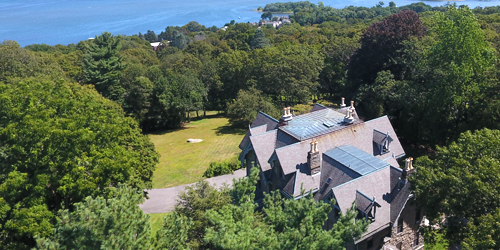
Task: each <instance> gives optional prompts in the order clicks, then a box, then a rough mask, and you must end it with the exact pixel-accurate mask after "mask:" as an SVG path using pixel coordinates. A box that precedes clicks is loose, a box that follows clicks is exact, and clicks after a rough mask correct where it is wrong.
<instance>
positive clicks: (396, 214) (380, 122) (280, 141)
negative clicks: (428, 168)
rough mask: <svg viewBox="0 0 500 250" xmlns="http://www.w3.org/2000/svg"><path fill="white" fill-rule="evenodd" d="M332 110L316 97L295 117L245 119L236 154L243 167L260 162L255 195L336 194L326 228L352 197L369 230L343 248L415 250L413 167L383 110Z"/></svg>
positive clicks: (324, 197) (418, 239)
mask: <svg viewBox="0 0 500 250" xmlns="http://www.w3.org/2000/svg"><path fill="white" fill-rule="evenodd" d="M341 107H342V108H340V109H338V110H334V109H331V108H327V107H324V106H322V105H319V104H316V105H315V106H314V107H313V109H312V111H311V112H310V113H307V114H302V115H298V116H295V115H294V114H292V113H290V108H285V109H284V114H283V116H282V118H281V119H280V120H279V121H278V120H276V119H274V118H272V117H270V116H268V115H267V114H265V113H263V112H259V113H258V115H257V118H256V119H255V120H254V122H253V123H252V124H251V125H250V126H249V130H248V132H247V134H246V135H245V137H244V138H243V140H242V142H241V143H240V146H239V147H240V149H241V150H242V152H241V154H240V156H239V160H240V161H241V163H242V164H245V166H246V168H247V174H248V173H249V171H250V168H251V166H253V165H258V166H260V170H261V172H260V181H259V183H258V184H257V197H259V194H260V197H262V194H263V193H268V192H270V191H275V190H279V191H280V193H281V194H282V196H284V197H287V198H290V199H300V198H301V195H302V192H301V189H304V190H305V191H306V193H309V192H312V194H313V197H314V199H315V200H317V201H324V202H329V201H330V200H332V199H335V200H336V202H337V203H336V205H335V206H334V207H333V209H332V212H331V213H330V214H329V216H328V220H327V222H326V225H325V227H326V228H327V229H330V228H332V226H333V224H334V223H335V222H336V221H337V220H338V218H339V213H340V212H345V211H346V210H347V209H349V208H351V206H352V205H353V204H356V206H357V210H358V219H366V220H369V221H370V225H369V227H368V231H367V232H366V233H365V234H364V235H363V236H362V237H361V238H359V239H355V244H354V245H350V246H346V247H347V249H369V250H370V249H394V250H396V249H420V248H423V246H424V245H423V237H422V235H421V234H420V233H419V232H418V228H419V225H420V222H421V220H422V217H423V213H422V212H421V211H420V210H419V209H418V208H417V207H415V206H413V205H410V203H409V200H411V199H412V198H413V195H412V194H411V193H410V190H409V186H410V184H409V183H408V182H407V177H408V175H409V174H410V173H411V172H412V171H413V170H412V169H413V168H412V163H411V160H412V159H411V158H409V159H406V161H405V168H403V169H402V168H400V167H399V164H398V162H397V160H398V159H400V158H402V157H404V156H405V152H404V150H403V147H402V146H401V143H400V142H399V140H398V138H397V136H396V133H395V131H394V129H393V127H392V125H391V123H390V121H389V119H388V117H387V116H383V117H379V118H377V119H373V120H369V121H366V122H364V121H362V120H361V119H359V118H358V116H357V114H356V110H355V108H354V104H353V103H351V106H350V107H346V106H345V104H344V103H343V101H342V105H341Z"/></svg>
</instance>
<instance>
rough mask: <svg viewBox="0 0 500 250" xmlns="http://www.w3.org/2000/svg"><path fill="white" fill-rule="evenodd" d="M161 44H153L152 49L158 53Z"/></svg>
mask: <svg viewBox="0 0 500 250" xmlns="http://www.w3.org/2000/svg"><path fill="white" fill-rule="evenodd" d="M160 44H161V43H160V42H156V43H151V47H153V50H154V51H156V50H157V49H158V47H159V46H160Z"/></svg>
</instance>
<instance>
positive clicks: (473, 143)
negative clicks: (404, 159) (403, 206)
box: [410, 129, 500, 241]
mask: <svg viewBox="0 0 500 250" xmlns="http://www.w3.org/2000/svg"><path fill="white" fill-rule="evenodd" d="M499 146H500V131H498V130H489V129H482V130H478V131H475V132H469V131H468V132H465V133H463V134H461V135H460V137H459V138H458V140H457V141H456V142H452V143H451V144H450V145H449V146H447V147H438V148H437V156H436V158H435V159H433V160H431V159H429V158H428V157H427V156H423V157H420V158H418V159H417V160H416V162H415V166H416V171H417V173H416V174H414V175H411V177H410V181H411V182H412V186H411V187H412V189H413V191H414V192H415V196H416V198H417V202H418V203H419V204H422V205H423V207H424V209H425V211H426V216H427V218H428V219H429V220H431V222H434V223H438V222H440V221H441V220H442V218H441V217H442V216H445V218H446V219H447V221H448V222H449V225H450V230H449V232H448V233H449V236H448V237H449V238H450V239H452V240H455V241H456V240H457V239H458V238H459V237H460V236H458V235H460V234H459V233H460V232H463V230H465V224H464V222H465V221H466V220H473V219H475V218H478V217H480V216H483V215H486V214H491V213H494V212H495V211H496V209H497V208H498V207H500V195H499V192H500V175H499V174H498V173H499V172H500V153H499V152H498V150H497V149H498V147H499ZM464 204H467V205H464Z"/></svg>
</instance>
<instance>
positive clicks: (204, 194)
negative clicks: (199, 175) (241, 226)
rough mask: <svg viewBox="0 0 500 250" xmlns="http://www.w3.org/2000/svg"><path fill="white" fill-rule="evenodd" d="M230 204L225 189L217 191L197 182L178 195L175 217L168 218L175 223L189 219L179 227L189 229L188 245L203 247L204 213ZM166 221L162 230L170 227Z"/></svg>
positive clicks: (203, 182) (205, 221)
mask: <svg viewBox="0 0 500 250" xmlns="http://www.w3.org/2000/svg"><path fill="white" fill-rule="evenodd" d="M230 202H231V197H230V196H229V190H228V189H227V188H225V187H223V188H222V189H221V190H218V189H217V188H216V187H213V186H211V185H210V184H209V183H208V182H206V181H199V182H197V183H196V184H195V185H194V186H187V187H186V190H185V192H183V193H181V194H179V198H178V200H177V205H176V206H175V215H172V216H174V217H170V220H173V219H174V218H175V220H176V221H178V220H184V221H185V218H189V220H191V222H184V223H188V225H186V224H184V226H183V225H182V224H180V226H181V227H185V228H189V230H188V231H189V232H188V237H187V239H188V243H189V245H190V246H191V247H194V248H198V247H203V246H205V241H204V240H203V238H204V236H205V229H206V228H207V227H208V218H206V216H205V214H206V212H207V211H208V210H210V209H213V210H218V209H220V208H222V207H223V206H225V205H227V204H229V203H230ZM180 216H181V217H180ZM183 218H184V219H183ZM168 221H169V220H168V219H167V220H165V224H164V226H163V228H164V229H165V228H168V227H171V226H170V225H168ZM176 223H177V222H176ZM179 223H180V222H179Z"/></svg>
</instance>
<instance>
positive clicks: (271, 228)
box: [205, 168, 368, 249]
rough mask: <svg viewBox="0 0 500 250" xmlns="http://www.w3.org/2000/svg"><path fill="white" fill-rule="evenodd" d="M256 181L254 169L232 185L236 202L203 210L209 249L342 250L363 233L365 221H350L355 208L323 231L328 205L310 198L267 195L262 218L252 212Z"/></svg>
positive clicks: (276, 194)
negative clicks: (216, 208)
mask: <svg viewBox="0 0 500 250" xmlns="http://www.w3.org/2000/svg"><path fill="white" fill-rule="evenodd" d="M258 178H259V170H258V168H253V169H252V171H251V174H250V176H249V177H248V178H246V179H240V180H238V181H236V182H235V183H234V188H233V190H232V197H233V203H234V204H231V205H225V206H224V207H222V209H219V210H218V211H216V210H211V211H208V212H207V217H208V218H209V220H210V223H211V227H210V228H208V229H207V232H206V235H205V240H206V241H207V242H208V243H209V244H210V246H211V247H212V248H216V249H236V248H237V249H240V248H244V249H261V248H273V249H342V248H344V247H345V244H346V243H348V242H352V240H353V238H354V237H359V236H360V235H361V234H362V233H363V232H365V231H366V228H367V225H368V224H367V223H366V222H363V221H358V222H356V223H354V218H355V217H356V214H357V213H356V209H352V210H349V211H348V212H347V213H346V215H345V216H344V215H342V216H341V217H340V219H339V220H338V222H337V223H336V224H335V226H334V228H333V229H332V230H330V231H327V230H324V229H323V226H324V223H325V221H326V219H327V215H328V213H329V212H330V211H331V209H332V206H331V204H327V203H322V202H316V201H314V200H313V199H312V197H310V196H309V197H308V198H302V199H299V200H294V199H285V198H282V197H281V196H280V195H279V194H278V193H276V192H275V193H272V194H271V195H266V196H265V201H264V208H263V210H262V214H261V213H260V212H255V208H256V207H257V204H255V203H254V201H253V200H254V198H255V196H254V192H255V186H256V184H257V181H258Z"/></svg>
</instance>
